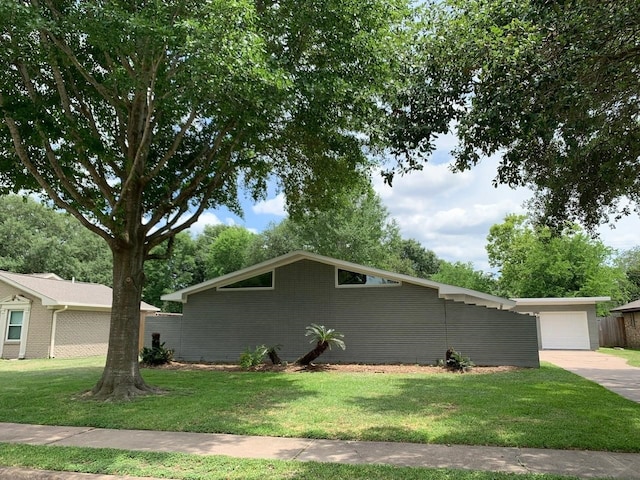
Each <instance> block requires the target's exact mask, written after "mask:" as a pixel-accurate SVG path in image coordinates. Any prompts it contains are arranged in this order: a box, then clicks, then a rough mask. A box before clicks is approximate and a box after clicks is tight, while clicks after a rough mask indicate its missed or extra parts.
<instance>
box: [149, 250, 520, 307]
mask: <svg viewBox="0 0 640 480" xmlns="http://www.w3.org/2000/svg"><path fill="white" fill-rule="evenodd" d="M300 260H312V261H315V262H320V263H325V264H328V265H333V266H335V267H338V268H341V269H344V270H352V271H355V272H359V273H364V274H367V275H372V276H377V277H384V278H388V279H390V280H395V281H398V282H405V283H411V284H414V285H420V286H422V287H428V288H433V289H436V290H438V296H439V297H440V298H444V299H447V300H453V301H455V302H464V303H467V304H470V305H481V306H484V307H489V308H497V309H501V310H509V309H511V308H513V307H515V305H516V302H514V301H513V300H509V299H507V298H502V297H496V296H495V295H489V294H488V293H483V292H477V291H475V290H469V289H468V288H462V287H455V286H453V285H447V284H444V283H438V282H433V281H431V280H426V279H424V278H418V277H412V276H410V275H404V274H400V273H393V272H387V271H384V270H380V269H377V268H371V267H366V266H364V265H358V264H356V263H352V262H346V261H344V260H338V259H335V258H331V257H325V256H322V255H317V254H315V253H309V252H305V251H302V250H298V251H295V252H291V253H287V254H285V255H282V256H280V257H276V258H273V259H271V260H267V261H266V262H262V263H258V264H257V265H253V266H251V267H248V268H244V269H242V270H238V271H237V272H233V273H229V274H227V275H223V276H221V277H217V278H214V279H212V280H207V281H206V282H202V283H199V284H197V285H193V286H192V287H188V288H185V289H182V290H178V291H177V292H173V293H169V294H167V295H163V296H162V297H161V298H162V300H168V301H174V302H183V303H186V302H187V298H188V297H189V295H192V294H194V293H198V292H202V291H205V290H209V289H211V288H216V287H218V286H220V285H225V284H228V283H231V282H234V281H241V280H245V279H247V278H251V277H253V276H256V275H260V274H262V273H266V272H268V271H271V270H274V269H275V268H278V267H282V266H284V265H288V264H290V263H294V262H298V261H300Z"/></svg>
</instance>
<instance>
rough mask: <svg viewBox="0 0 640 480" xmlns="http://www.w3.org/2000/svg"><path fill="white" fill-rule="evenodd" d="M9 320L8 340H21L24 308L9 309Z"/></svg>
mask: <svg viewBox="0 0 640 480" xmlns="http://www.w3.org/2000/svg"><path fill="white" fill-rule="evenodd" d="M8 320H9V321H8V322H7V340H8V341H9V340H16V341H19V340H20V339H21V338H22V327H23V322H24V311H23V310H11V311H9V319H8Z"/></svg>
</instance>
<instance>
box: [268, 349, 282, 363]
mask: <svg viewBox="0 0 640 480" xmlns="http://www.w3.org/2000/svg"><path fill="white" fill-rule="evenodd" d="M281 348H282V345H273V346H272V347H267V348H266V353H267V356H268V357H269V360H271V363H273V364H274V365H282V360H281V359H280V357H279V356H278V350H280V349H281Z"/></svg>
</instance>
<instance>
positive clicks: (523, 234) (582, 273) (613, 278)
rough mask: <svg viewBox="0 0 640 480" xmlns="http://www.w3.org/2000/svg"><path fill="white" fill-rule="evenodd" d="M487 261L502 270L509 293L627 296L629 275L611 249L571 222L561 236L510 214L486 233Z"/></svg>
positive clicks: (615, 298)
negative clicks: (614, 260)
mask: <svg viewBox="0 0 640 480" xmlns="http://www.w3.org/2000/svg"><path fill="white" fill-rule="evenodd" d="M487 253H488V255H489V263H490V265H491V266H492V267H496V268H498V270H499V272H500V277H499V280H498V286H499V289H500V292H501V294H502V295H503V296H506V297H523V298H526V297H589V296H610V297H611V299H612V301H613V302H614V303H620V302H621V301H624V300H625V299H626V298H625V297H626V295H625V282H626V279H625V275H624V272H623V271H622V269H620V268H618V267H615V266H614V265H613V262H612V260H613V250H612V249H611V248H609V247H606V246H605V245H604V244H603V243H602V242H601V241H599V240H594V239H592V238H591V237H589V236H588V235H586V234H585V233H584V232H583V231H582V230H581V229H580V228H579V227H578V226H576V225H569V226H567V227H566V228H565V229H564V230H563V231H562V232H560V234H558V233H557V232H555V231H554V230H552V229H550V228H549V227H545V226H534V225H532V224H531V222H530V221H529V220H528V219H527V218H526V217H525V216H522V215H508V216H507V217H506V218H505V221H504V223H501V224H497V225H494V226H492V227H491V229H490V232H489V236H488V237H487Z"/></svg>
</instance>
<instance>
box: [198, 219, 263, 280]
mask: <svg viewBox="0 0 640 480" xmlns="http://www.w3.org/2000/svg"><path fill="white" fill-rule="evenodd" d="M255 236H256V235H255V234H254V233H251V232H250V231H249V230H247V229H246V228H244V227H229V228H226V229H224V230H222V231H221V232H220V234H219V235H218V236H217V237H216V239H215V240H214V241H213V243H212V244H211V246H210V247H209V251H208V252H207V257H206V272H207V277H208V278H214V277H219V276H221V275H224V274H227V273H231V272H235V271H236V270H240V269H241V268H244V267H246V266H248V253H249V247H250V246H251V244H252V242H253V241H254V237H255Z"/></svg>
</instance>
